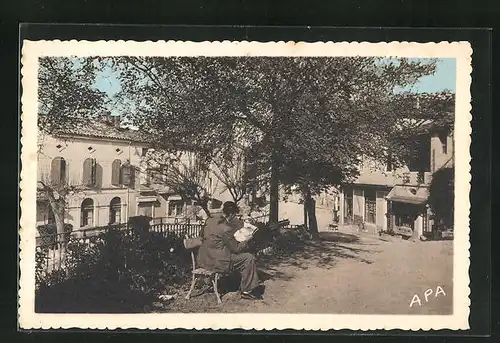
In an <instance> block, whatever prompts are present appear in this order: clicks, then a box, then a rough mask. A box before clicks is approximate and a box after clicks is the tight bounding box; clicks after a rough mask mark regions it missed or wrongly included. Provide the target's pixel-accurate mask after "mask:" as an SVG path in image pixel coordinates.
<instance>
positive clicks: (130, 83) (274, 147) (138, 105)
mask: <svg viewBox="0 0 500 343" xmlns="http://www.w3.org/2000/svg"><path fill="white" fill-rule="evenodd" d="M110 63H111V64H112V65H113V68H115V70H117V71H118V72H119V73H120V77H121V79H122V91H121V93H120V94H119V97H121V102H122V103H123V104H124V106H128V107H127V110H126V111H125V112H126V113H129V117H130V120H131V121H132V122H134V124H135V125H137V126H138V127H139V128H140V129H142V130H144V131H145V132H148V134H150V135H152V136H154V137H156V142H157V143H158V144H160V145H164V146H169V147H172V146H175V145H189V146H192V147H195V149H196V150H198V151H202V152H203V154H207V155H209V156H215V157H216V156H225V155H224V154H225V152H226V151H228V150H231V149H233V147H234V146H235V144H236V143H238V142H239V143H242V142H243V143H244V144H246V145H247V146H250V147H252V148H255V149H256V150H257V151H258V154H256V155H255V158H256V159H255V161H256V162H257V163H260V164H261V165H262V166H261V168H260V170H261V171H262V173H263V174H267V175H268V180H269V181H271V180H272V182H271V189H270V190H269V191H271V190H272V192H271V193H276V192H277V187H276V182H282V181H280V180H286V182H287V183H290V184H292V183H297V182H300V180H302V179H307V180H308V181H307V182H308V188H309V189H310V190H311V192H312V193H316V191H317V189H323V188H327V187H328V186H329V185H331V184H338V183H340V182H342V181H345V180H349V179H352V178H353V177H355V176H356V172H357V169H358V165H359V158H360V157H361V156H362V155H363V156H366V157H370V158H373V159H375V160H385V159H386V158H387V146H388V145H389V142H388V139H389V137H390V134H392V133H393V132H394V128H396V127H397V124H398V123H399V122H398V121H399V119H400V118H401V113H405V115H406V114H407V115H409V116H412V115H413V116H414V115H416V114H415V112H413V111H411V110H409V109H408V108H407V107H404V106H403V107H404V110H405V111H404V112H403V111H395V110H394V108H397V107H396V105H394V102H393V100H394V96H393V94H394V92H393V91H394V89H395V88H397V87H399V88H404V87H407V86H409V85H411V84H413V83H415V82H416V81H417V80H418V79H419V78H420V77H422V76H424V75H429V74H432V73H433V72H434V68H435V63H434V61H432V60H431V61H428V62H422V61H413V60H408V59H398V60H397V61H394V62H387V61H385V60H382V59H379V58H367V57H335V58H302V57H301V58H288V57H273V58H270V57H259V58H250V57H249V58H245V57H238V58H234V57H217V58H207V57H197V58H188V57H180V58H160V57H155V58H138V57H120V58H113V59H111V62H110ZM137 80H140V82H137ZM400 104H402V102H400ZM419 115H420V114H419ZM396 159H397V157H396ZM297 165H302V166H304V167H303V168H300V171H305V172H306V174H309V175H303V174H301V173H299V172H298V170H297V169H295V166H297ZM318 165H319V166H321V168H320V169H321V170H325V171H327V170H329V169H330V170H333V171H334V173H333V174H334V175H327V174H326V173H311V172H310V171H312V170H315V169H314V168H316V166H318ZM289 172H290V174H289V175H286V176H284V175H283V173H289ZM277 174H279V176H277ZM271 176H272V177H271ZM274 201H277V198H276V194H274V197H273V201H272V203H273V202H274ZM275 210H276V208H274V210H273V211H275ZM273 211H271V212H273Z"/></svg>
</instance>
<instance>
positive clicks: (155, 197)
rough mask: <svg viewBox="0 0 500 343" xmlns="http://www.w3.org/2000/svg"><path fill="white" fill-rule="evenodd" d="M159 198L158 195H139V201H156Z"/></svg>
mask: <svg viewBox="0 0 500 343" xmlns="http://www.w3.org/2000/svg"><path fill="white" fill-rule="evenodd" d="M157 200H158V197H157V196H139V197H137V202H139V203H141V202H156V201H157Z"/></svg>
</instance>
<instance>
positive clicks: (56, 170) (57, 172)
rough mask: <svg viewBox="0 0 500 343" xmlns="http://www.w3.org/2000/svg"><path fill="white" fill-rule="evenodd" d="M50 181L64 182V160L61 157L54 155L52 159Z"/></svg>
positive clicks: (54, 182)
mask: <svg viewBox="0 0 500 343" xmlns="http://www.w3.org/2000/svg"><path fill="white" fill-rule="evenodd" d="M50 179H51V180H50V181H51V182H52V183H53V184H55V185H60V184H63V183H65V182H66V160H65V159H64V158H62V157H56V158H54V159H53V160H52V163H51V166H50Z"/></svg>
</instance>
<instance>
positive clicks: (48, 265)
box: [36, 223, 202, 272]
mask: <svg viewBox="0 0 500 343" xmlns="http://www.w3.org/2000/svg"><path fill="white" fill-rule="evenodd" d="M201 228H202V225H200V224H170V223H160V224H153V225H150V226H149V232H155V233H160V234H162V235H163V236H167V235H169V234H174V235H177V236H178V237H180V238H182V237H184V236H185V235H189V236H190V237H196V236H198V235H199V233H200V230H201ZM109 230H120V231H122V230H123V231H127V232H132V231H133V227H131V226H130V225H128V224H119V225H111V226H102V227H93V228H89V229H82V230H73V231H71V232H67V233H59V234H57V233H56V234H44V235H41V236H38V237H36V258H37V259H43V262H40V263H37V264H38V265H42V266H43V272H52V271H54V270H58V269H61V268H63V267H64V266H63V260H64V252H63V250H64V249H63V248H64V247H65V246H66V245H67V243H68V242H69V241H70V240H76V241H77V242H78V243H80V244H84V245H90V246H91V245H92V244H94V243H95V241H96V240H97V239H98V238H99V236H100V235H101V234H103V233H105V232H107V231H109Z"/></svg>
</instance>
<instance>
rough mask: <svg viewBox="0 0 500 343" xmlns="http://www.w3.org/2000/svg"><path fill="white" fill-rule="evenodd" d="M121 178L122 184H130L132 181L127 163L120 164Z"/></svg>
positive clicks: (130, 170) (130, 169)
mask: <svg viewBox="0 0 500 343" xmlns="http://www.w3.org/2000/svg"><path fill="white" fill-rule="evenodd" d="M122 178H123V180H122V182H123V184H124V185H127V186H130V184H131V183H132V168H131V166H130V165H129V164H127V165H124V166H122Z"/></svg>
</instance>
